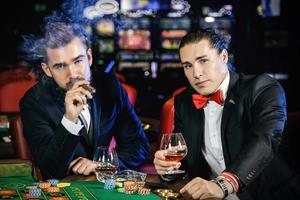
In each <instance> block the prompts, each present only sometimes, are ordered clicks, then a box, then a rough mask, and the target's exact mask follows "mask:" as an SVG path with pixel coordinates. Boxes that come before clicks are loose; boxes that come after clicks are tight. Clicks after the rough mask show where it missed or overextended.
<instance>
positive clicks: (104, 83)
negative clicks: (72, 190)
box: [20, 73, 149, 178]
mask: <svg viewBox="0 0 300 200" xmlns="http://www.w3.org/2000/svg"><path fill="white" fill-rule="evenodd" d="M91 84H92V85H93V86H94V87H95V88H96V93H95V94H93V99H92V100H91V101H90V107H91V110H90V111H91V118H92V129H93V131H92V132H93V140H92V145H90V146H88V144H87V142H86V140H85V139H84V137H83V136H75V135H72V134H71V133H69V132H68V131H67V130H66V129H65V128H64V126H63V125H62V124H61V120H62V118H63V115H64V97H65V93H64V92H63V91H62V90H61V89H59V88H58V86H57V85H56V84H55V83H54V81H53V80H52V79H48V78H47V79H45V80H41V81H40V82H39V83H38V84H37V85H35V86H34V87H33V88H31V89H30V90H29V91H28V92H27V93H26V94H25V96H24V97H23V98H22V100H21V102H20V109H21V116H22V120H23V129H24V135H25V138H26V140H27V142H28V144H29V147H30V150H31V153H32V155H33V159H34V161H35V162H36V163H37V164H38V166H39V167H40V169H41V172H42V175H43V178H50V177H52V178H63V177H65V176H66V173H67V167H68V165H69V163H70V162H71V161H72V160H74V159H75V158H76V157H78V156H83V157H86V158H89V159H92V158H93V154H94V151H95V148H96V147H97V146H108V145H109V143H110V141H111V139H112V137H113V136H114V137H115V139H116V143H117V153H118V157H119V160H120V168H121V169H126V168H130V169H137V168H138V167H139V166H140V165H141V164H142V163H143V162H144V161H145V160H146V158H147V157H148V154H149V143H148V140H147V138H146V136H145V133H144V130H143V128H142V125H141V123H140V120H139V119H138V117H137V116H136V114H135V112H134V109H133V107H132V105H131V103H130V102H129V100H128V97H127V94H126V92H125V90H124V89H123V87H122V86H121V84H120V82H119V81H118V80H117V79H116V78H115V76H114V75H111V74H105V73H94V76H93V79H92V82H91Z"/></svg>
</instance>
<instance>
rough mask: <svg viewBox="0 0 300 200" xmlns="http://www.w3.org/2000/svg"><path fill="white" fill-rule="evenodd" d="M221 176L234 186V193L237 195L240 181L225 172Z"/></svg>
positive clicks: (233, 175)
mask: <svg viewBox="0 0 300 200" xmlns="http://www.w3.org/2000/svg"><path fill="white" fill-rule="evenodd" d="M220 176H223V177H224V178H225V179H226V180H227V181H228V182H229V183H230V184H231V185H232V186H233V192H235V193H236V192H237V191H238V190H239V179H238V177H237V176H236V175H235V174H233V173H230V172H227V171H224V172H222V173H221V174H220Z"/></svg>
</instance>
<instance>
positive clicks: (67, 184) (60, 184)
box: [57, 182, 71, 188]
mask: <svg viewBox="0 0 300 200" xmlns="http://www.w3.org/2000/svg"><path fill="white" fill-rule="evenodd" d="M70 185H71V183H69V182H61V183H58V184H57V187H59V188H63V187H68V186H70Z"/></svg>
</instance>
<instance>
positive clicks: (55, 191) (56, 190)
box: [44, 187, 60, 193]
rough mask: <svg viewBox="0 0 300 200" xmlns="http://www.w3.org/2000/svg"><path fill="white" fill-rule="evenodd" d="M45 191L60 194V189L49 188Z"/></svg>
mask: <svg viewBox="0 0 300 200" xmlns="http://www.w3.org/2000/svg"><path fill="white" fill-rule="evenodd" d="M44 191H45V192H49V193H57V192H60V188H59V187H48V188H46V189H45V190H44Z"/></svg>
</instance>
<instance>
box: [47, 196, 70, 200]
mask: <svg viewBox="0 0 300 200" xmlns="http://www.w3.org/2000/svg"><path fill="white" fill-rule="evenodd" d="M49 200H69V198H68V197H51V198H50V199H49Z"/></svg>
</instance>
